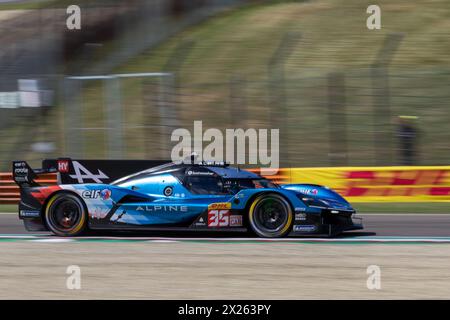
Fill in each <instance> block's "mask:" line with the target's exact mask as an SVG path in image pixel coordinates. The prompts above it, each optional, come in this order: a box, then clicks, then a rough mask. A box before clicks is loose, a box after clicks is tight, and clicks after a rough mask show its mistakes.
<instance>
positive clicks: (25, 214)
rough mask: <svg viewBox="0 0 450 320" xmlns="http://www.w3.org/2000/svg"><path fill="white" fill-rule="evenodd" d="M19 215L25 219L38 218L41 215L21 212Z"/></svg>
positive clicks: (28, 211) (34, 212)
mask: <svg viewBox="0 0 450 320" xmlns="http://www.w3.org/2000/svg"><path fill="white" fill-rule="evenodd" d="M19 215H20V216H21V217H23V218H38V217H40V215H41V213H40V212H39V211H32V210H20V212H19Z"/></svg>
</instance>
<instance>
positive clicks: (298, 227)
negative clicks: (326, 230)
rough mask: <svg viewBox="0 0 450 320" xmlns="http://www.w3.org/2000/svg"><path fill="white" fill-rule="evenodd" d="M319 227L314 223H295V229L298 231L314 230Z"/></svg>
mask: <svg viewBox="0 0 450 320" xmlns="http://www.w3.org/2000/svg"><path fill="white" fill-rule="evenodd" d="M316 229H317V227H316V226H314V225H295V226H294V231H298V232H314V231H316Z"/></svg>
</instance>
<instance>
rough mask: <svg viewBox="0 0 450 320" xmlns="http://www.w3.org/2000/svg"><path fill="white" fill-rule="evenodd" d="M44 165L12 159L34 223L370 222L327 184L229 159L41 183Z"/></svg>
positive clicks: (270, 232)
mask: <svg viewBox="0 0 450 320" xmlns="http://www.w3.org/2000/svg"><path fill="white" fill-rule="evenodd" d="M41 171H42V170H41ZM41 171H39V170H33V169H31V168H30V166H29V165H28V164H27V163H26V162H25V161H14V162H13V176H14V180H15V181H16V183H17V184H18V185H19V186H20V189H21V201H20V204H19V218H20V219H22V220H23V222H24V224H25V227H26V229H27V230H29V231H44V230H49V231H51V232H53V233H54V234H56V235H58V236H77V235H81V234H83V233H84V232H86V231H88V230H89V231H92V232H93V231H95V230H111V231H112V230H115V231H127V230H130V231H150V230H160V231H161V230H173V231H176V230H179V231H186V230H192V231H233V232H248V231H250V230H251V231H253V232H254V233H255V234H257V235H258V236H260V237H267V238H277V237H284V236H288V235H290V236H299V235H323V236H334V235H337V234H339V233H341V232H343V231H348V230H357V229H362V228H363V227H362V224H361V220H360V218H357V217H355V216H354V214H355V210H354V209H353V208H352V206H351V205H350V204H349V203H348V202H347V201H346V200H345V199H344V198H342V197H341V196H340V195H339V194H337V193H336V192H334V191H332V190H330V189H328V188H326V187H322V186H318V185H311V184H290V185H282V186H278V185H276V184H275V183H273V182H271V181H270V180H267V179H265V178H263V177H261V176H259V175H257V174H255V173H252V172H249V171H245V170H242V169H239V168H235V167H231V166H228V165H227V164H223V163H211V162H200V163H195V162H189V163H180V164H176V163H166V164H163V165H160V166H156V167H153V168H150V169H147V170H144V171H140V172H138V173H135V174H131V175H129V176H126V177H123V178H121V179H119V180H116V181H114V182H112V183H109V184H103V183H100V184H99V183H95V184H59V185H52V186H41V185H39V184H38V183H36V182H35V178H36V174H38V173H40V172H41Z"/></svg>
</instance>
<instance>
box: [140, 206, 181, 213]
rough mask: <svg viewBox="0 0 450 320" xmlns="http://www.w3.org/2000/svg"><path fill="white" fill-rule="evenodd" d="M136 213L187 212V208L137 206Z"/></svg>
mask: <svg viewBox="0 0 450 320" xmlns="http://www.w3.org/2000/svg"><path fill="white" fill-rule="evenodd" d="M136 211H144V212H158V213H160V212H187V211H188V208H187V206H178V205H174V206H170V205H151V206H138V207H137V208H136Z"/></svg>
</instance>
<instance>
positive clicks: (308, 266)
mask: <svg viewBox="0 0 450 320" xmlns="http://www.w3.org/2000/svg"><path fill="white" fill-rule="evenodd" d="M41 241H42V240H41ZM44 241H51V240H48V239H46V240H44ZM449 256H450V245H449V244H410V245H408V244H298V243H245V242H242V243H221V242H219V243H209V242H206V243H205V242H203V243H200V242H177V241H174V242H120V241H118V242H101V241H98V242H95V241H94V242H70V243H69V242H67V243H65V242H63V243H53V242H37V241H21V240H18V241H17V240H12V241H10V242H1V243H0V298H1V299H392V298H402V299H403V298H405V299H410V298H414V299H416V298H448V297H450V259H448V257H449ZM70 265H77V266H79V267H80V268H81V289H80V290H69V289H67V287H66V281H67V277H68V275H67V274H66V270H67V267H68V266H70ZM370 265H377V266H379V267H380V270H381V289H380V290H369V289H368V288H367V279H368V276H369V275H368V274H367V267H368V266H370Z"/></svg>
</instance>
